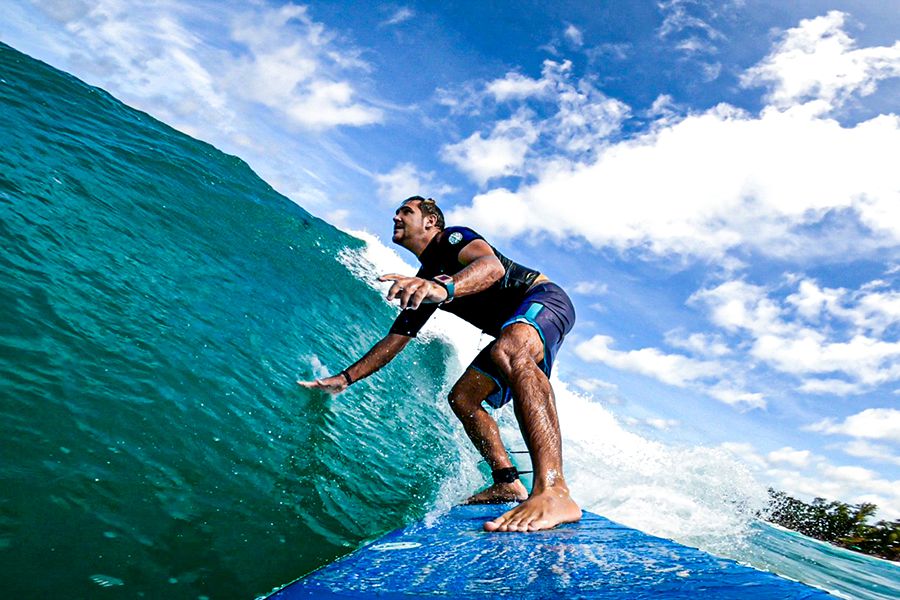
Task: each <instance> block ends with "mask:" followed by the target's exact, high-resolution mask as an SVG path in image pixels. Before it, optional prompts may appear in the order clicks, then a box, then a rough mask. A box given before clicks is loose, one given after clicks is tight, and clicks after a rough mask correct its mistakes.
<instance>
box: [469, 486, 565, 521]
mask: <svg viewBox="0 0 900 600" xmlns="http://www.w3.org/2000/svg"><path fill="white" fill-rule="evenodd" d="M579 519H581V509H580V508H578V505H577V504H575V501H574V500H572V498H571V497H569V490H568V489H566V488H565V487H549V488H547V489H545V490H544V491H542V492H539V493H537V494H533V495H532V496H531V497H530V498H529V499H528V500H526V501H525V502H523V503H522V504H520V505H519V506H517V507H515V508H514V509H512V510H510V511H508V512H505V513H503V514H502V515H500V516H499V517H497V518H496V519H494V520H493V521H488V522H487V523H485V524H484V530H485V531H541V530H544V529H552V528H554V527H556V526H557V525H559V524H561V523H574V522H575V521H578V520H579Z"/></svg>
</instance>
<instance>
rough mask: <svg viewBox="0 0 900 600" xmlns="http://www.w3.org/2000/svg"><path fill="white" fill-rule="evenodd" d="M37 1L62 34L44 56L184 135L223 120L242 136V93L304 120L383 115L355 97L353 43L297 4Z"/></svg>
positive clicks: (358, 120)
mask: <svg viewBox="0 0 900 600" xmlns="http://www.w3.org/2000/svg"><path fill="white" fill-rule="evenodd" d="M36 6H37V7H38V8H39V9H40V10H43V11H46V12H47V13H48V14H50V15H51V16H52V17H53V18H55V19H58V20H59V19H64V24H65V34H64V35H67V36H68V39H67V44H65V46H61V45H58V44H57V45H53V46H51V50H50V51H51V52H56V53H60V54H62V55H61V56H53V57H48V58H50V59H52V60H54V62H56V63H57V64H59V63H62V66H63V67H64V68H67V69H69V70H72V71H74V72H76V73H77V74H78V75H79V76H81V77H83V78H86V79H87V80H88V81H90V82H92V83H94V84H97V85H101V86H102V87H104V88H105V89H108V90H110V91H111V92H113V93H114V94H115V95H116V96H117V97H119V98H121V99H122V100H123V101H125V102H127V103H128V104H130V105H132V106H135V107H137V108H140V109H142V110H146V111H147V112H150V113H151V114H153V115H154V116H156V117H157V118H160V119H162V120H164V121H166V122H167V123H169V124H171V125H173V126H175V127H177V128H179V129H181V130H182V131H185V132H187V133H190V134H192V135H197V136H201V137H202V134H204V133H206V132H210V131H219V130H222V129H225V130H229V131H232V132H233V135H234V136H235V140H236V143H239V144H240V143H241V142H240V141H239V140H238V138H241V139H244V140H246V139H247V132H243V131H241V128H242V127H245V126H246V125H245V124H244V123H242V121H244V120H245V117H246V115H245V112H246V110H245V107H244V106H243V104H242V103H245V102H248V101H249V102H252V103H256V104H259V105H263V106H265V107H266V108H267V109H268V110H271V111H272V112H273V113H275V114H278V115H280V116H281V117H283V118H284V120H285V121H287V122H289V123H294V124H295V125H298V126H300V127H304V128H311V129H324V128H329V127H335V126H340V125H350V126H359V125H366V124H370V123H375V122H379V121H380V120H381V119H382V113H381V110H380V109H378V108H375V107H373V106H372V105H371V104H370V103H367V102H364V101H360V100H357V98H356V96H357V85H356V84H355V83H354V82H353V81H351V79H350V76H351V75H352V74H353V73H354V72H365V71H366V69H367V65H366V64H365V62H364V61H362V60H360V59H359V57H358V51H357V50H355V49H354V48H353V47H352V46H351V45H349V44H347V43H346V42H345V41H344V40H340V39H338V38H337V36H336V35H335V34H334V33H332V32H330V31H329V30H328V29H327V28H326V27H325V26H324V25H322V24H321V23H318V22H316V21H314V20H313V19H312V18H311V17H310V16H309V14H308V11H307V9H306V8H305V7H303V6H297V5H292V4H288V5H284V6H281V7H268V6H265V5H262V4H243V5H233V6H229V5H222V4H220V3H202V2H201V3H190V4H187V5H186V4H183V3H177V2H172V1H168V0H156V1H153V2H146V3H141V4H134V3H130V2H124V1H121V0H100V1H98V2H95V3H92V4H90V5H84V6H83V7H82V8H81V9H79V10H75V9H71V10H68V9H60V6H61V5H60V4H59V3H53V4H49V5H47V4H45V3H36ZM38 55H41V53H38Z"/></svg>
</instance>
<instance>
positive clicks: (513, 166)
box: [442, 110, 538, 185]
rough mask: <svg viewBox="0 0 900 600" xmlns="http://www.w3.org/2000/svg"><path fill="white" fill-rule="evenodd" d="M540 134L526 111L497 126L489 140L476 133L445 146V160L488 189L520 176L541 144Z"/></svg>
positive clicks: (443, 153)
mask: <svg viewBox="0 0 900 600" xmlns="http://www.w3.org/2000/svg"><path fill="white" fill-rule="evenodd" d="M537 138H538V130H537V127H536V126H535V124H534V123H532V122H531V115H530V114H529V113H528V112H527V111H524V110H521V111H519V112H517V113H516V114H515V115H513V116H512V117H511V118H509V119H507V120H505V121H501V122H499V123H497V124H496V125H495V126H494V129H493V131H492V132H491V133H490V135H489V136H488V137H486V138H485V137H483V136H482V135H481V134H480V133H473V134H472V135H471V136H469V137H468V138H466V139H465V140H463V141H461V142H459V143H456V144H451V145H448V146H445V147H444V148H443V151H442V156H443V159H444V160H445V161H447V162H449V163H451V164H453V165H455V166H456V167H457V168H458V169H459V170H460V171H462V172H463V173H465V174H466V175H468V176H469V177H470V178H471V179H472V180H473V181H476V182H477V183H479V184H480V185H484V184H485V183H487V182H488V181H490V180H491V179H495V178H497V177H504V176H507V175H517V174H519V173H520V172H521V169H522V166H523V165H524V164H525V155H526V154H527V153H528V150H529V149H530V148H531V145H532V144H533V143H534V142H535V141H537Z"/></svg>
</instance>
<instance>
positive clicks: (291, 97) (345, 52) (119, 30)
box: [0, 0, 900, 518]
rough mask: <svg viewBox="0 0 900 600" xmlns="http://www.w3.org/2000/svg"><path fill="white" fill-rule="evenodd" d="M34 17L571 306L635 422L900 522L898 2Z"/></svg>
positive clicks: (248, 137)
mask: <svg viewBox="0 0 900 600" xmlns="http://www.w3.org/2000/svg"><path fill="white" fill-rule="evenodd" d="M134 4H135V3H129V2H125V1H122V0H107V1H97V2H91V1H88V0H71V1H69V0H54V1H52V2H50V1H46V0H45V1H42V2H33V3H32V2H24V1H17V0H4V1H3V5H4V19H3V22H2V23H0V40H2V41H3V42H5V43H8V44H10V45H12V46H13V47H15V48H17V49H19V50H21V51H23V52H26V53H27V54H29V55H31V56H34V57H36V58H39V59H41V60H44V61H46V62H48V63H50V64H52V65H54V66H56V67H58V68H61V69H63V70H65V71H68V72H70V73H73V74H75V75H77V76H78V77H80V78H82V79H84V80H86V81H87V82H89V83H91V84H94V85H97V86H100V87H102V88H104V89H106V90H108V91H110V92H111V93H112V94H114V95H115V96H116V97H118V98H120V99H121V100H123V101H125V102H126V103H128V104H130V105H132V106H135V107H137V108H140V109H142V110H145V111H147V112H148V113H150V114H152V115H154V116H156V117H157V118H160V119H162V120H163V121H165V122H167V123H169V124H170V125H172V126H174V127H176V128H178V129H180V130H182V131H184V132H186V133H188V134H190V135H193V136H195V137H198V138H200V139H204V140H206V141H209V142H211V143H213V144H214V145H216V146H217V147H219V148H220V149H222V150H224V151H226V152H229V153H231V154H236V155H238V156H240V157H242V158H244V159H245V160H247V161H248V162H249V163H250V164H251V166H252V167H253V168H254V169H255V170H256V171H257V172H258V173H259V174H260V175H261V176H262V177H263V178H264V179H266V180H267V181H268V182H269V183H271V184H272V185H273V186H274V187H275V188H276V189H278V190H279V191H280V192H282V193H284V194H285V195H287V196H289V197H290V198H292V199H293V200H295V201H296V202H298V203H299V204H300V205H302V206H303V207H304V208H306V209H307V210H309V211H311V212H313V213H314V214H316V215H318V216H320V217H322V218H324V219H326V220H328V221H330V222H332V223H334V224H336V225H339V226H341V227H343V228H346V229H352V230H366V231H369V232H371V233H373V234H375V235H376V236H378V237H379V238H380V239H381V240H382V241H383V242H384V243H386V244H389V236H390V216H391V214H392V210H393V208H394V207H395V205H396V203H397V202H398V201H399V200H400V199H402V198H404V197H406V196H408V195H412V194H414V193H422V194H425V195H431V196H434V197H436V198H438V199H439V201H440V202H441V204H442V205H443V206H444V208H445V211H446V212H447V213H448V216H449V220H450V221H451V222H453V223H457V224H467V225H470V226H472V227H474V228H475V229H477V230H478V231H480V232H481V233H483V234H484V235H486V236H487V237H488V238H489V239H490V240H491V241H492V242H493V243H494V245H496V246H497V247H499V248H500V249H501V250H502V251H503V252H504V253H505V254H507V255H509V256H511V257H513V258H515V259H517V260H519V261H520V262H523V263H525V264H528V265H530V266H535V267H537V268H540V269H541V270H543V271H545V272H546V273H548V274H549V275H550V276H551V277H552V278H553V279H555V280H557V281H558V282H560V283H561V284H563V285H564V287H566V288H567V289H568V290H569V291H570V293H571V295H572V296H573V299H574V300H575V303H576V307H577V310H578V313H579V323H578V327H577V329H576V331H575V332H574V333H573V334H572V335H571V336H570V339H569V340H568V342H567V348H566V349H565V352H564V354H563V356H562V358H561V360H560V361H559V363H558V365H559V366H558V369H559V375H560V376H561V378H562V379H564V380H565V381H566V382H568V383H569V384H570V385H571V386H572V387H575V388H578V389H580V390H582V391H583V392H585V393H589V394H591V395H592V396H593V397H594V398H595V399H596V400H597V401H598V402H601V403H603V404H605V405H606V406H608V408H609V410H610V411H612V412H613V413H614V414H615V415H616V416H617V417H618V419H619V420H620V421H621V422H622V423H624V424H625V425H626V426H627V427H630V428H632V429H634V430H635V431H640V432H641V433H642V434H643V435H646V436H651V437H657V438H659V439H662V440H667V441H670V442H679V443H681V442H683V443H687V444H697V443H703V444H706V445H711V446H721V447H724V448H727V449H729V450H730V451H732V452H734V453H735V454H737V455H738V456H740V457H741V458H742V459H743V460H745V461H746V462H747V463H748V464H749V465H751V466H752V467H753V468H754V469H755V470H756V471H757V473H758V475H759V477H760V479H761V480H762V481H765V482H767V483H771V484H772V485H773V486H775V487H778V488H780V489H784V490H786V491H789V492H792V493H795V494H797V495H800V496H802V497H806V498H809V497H812V496H815V495H822V496H825V497H829V498H837V499H842V500H847V501H853V502H861V501H874V502H876V503H877V504H879V505H880V506H881V507H882V509H883V514H884V515H885V516H888V517H891V518H897V517H900V452H898V448H900V408H898V406H900V169H898V168H897V157H898V156H900V122H898V116H897V111H898V109H900V42H898V38H900V12H898V11H897V10H896V4H895V3H894V2H893V1H884V2H862V1H840V0H817V1H794V2H788V3H786V2H777V1H774V0H772V1H769V0H759V1H752V0H732V1H727V0H726V1H717V2H711V1H709V2H708V1H705V0H659V1H656V2H640V1H635V2H612V1H598V2H583V1H582V2H555V3H552V4H553V6H552V7H550V6H549V5H550V4H551V3H545V2H515V3H513V2H508V3H501V2H496V3H486V2H455V3H446V2H445V3H434V2H398V3H377V2H371V3H354V2H341V1H334V2H313V3H308V4H286V3H281V2H170V1H152V2H145V3H139V6H134Z"/></svg>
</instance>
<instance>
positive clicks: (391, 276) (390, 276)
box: [378, 273, 404, 281]
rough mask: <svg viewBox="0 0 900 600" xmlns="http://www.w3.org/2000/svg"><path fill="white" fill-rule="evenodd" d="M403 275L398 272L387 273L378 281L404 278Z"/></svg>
mask: <svg viewBox="0 0 900 600" xmlns="http://www.w3.org/2000/svg"><path fill="white" fill-rule="evenodd" d="M403 277H404V276H403V275H400V274H398V273H386V274H384V275H382V276H381V277H379V278H378V281H394V280H396V279H403Z"/></svg>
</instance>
